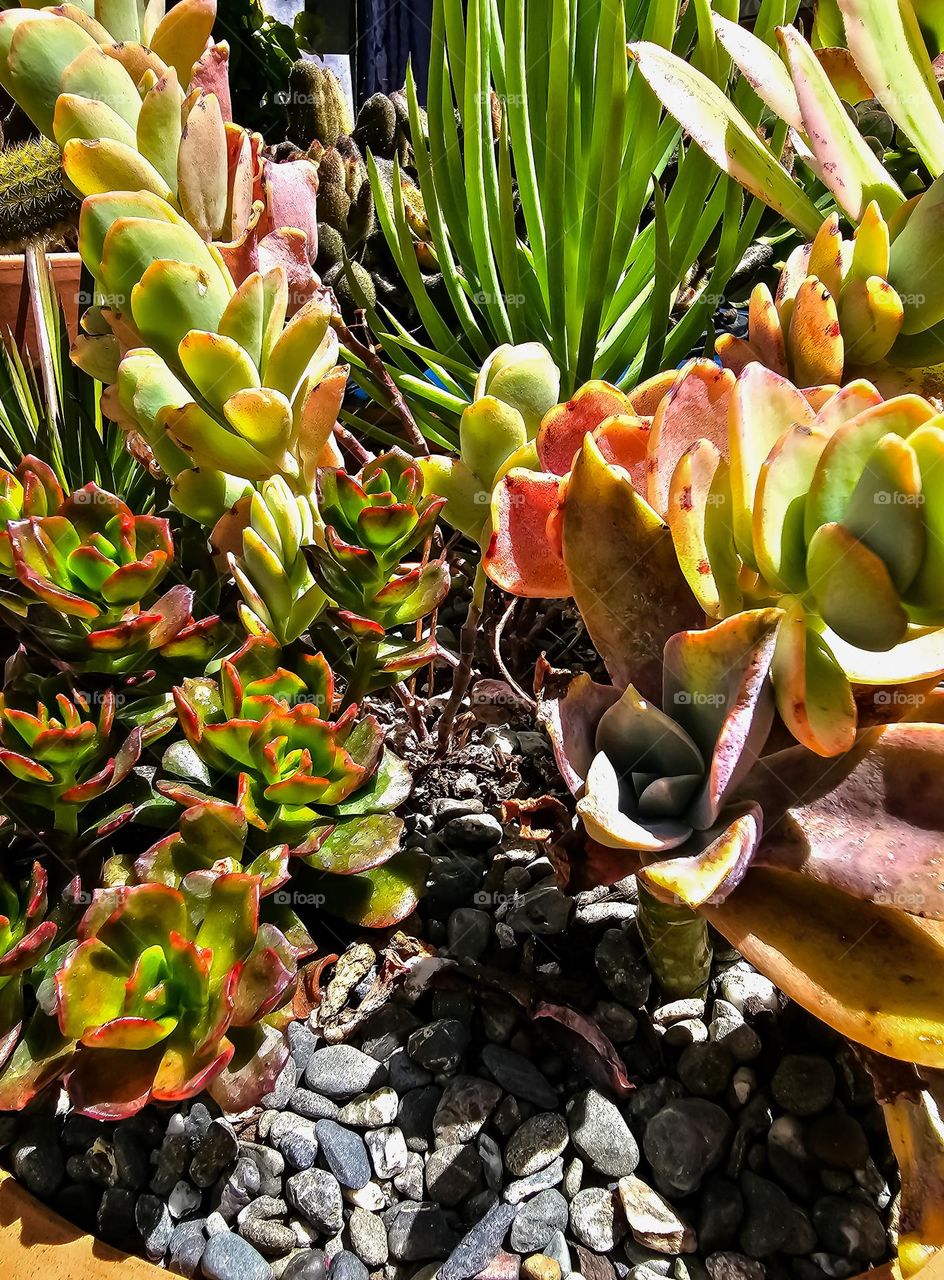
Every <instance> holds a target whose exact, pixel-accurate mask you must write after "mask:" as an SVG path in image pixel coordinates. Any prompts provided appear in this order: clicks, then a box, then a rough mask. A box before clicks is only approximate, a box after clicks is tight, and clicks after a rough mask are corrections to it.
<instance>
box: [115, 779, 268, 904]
mask: <svg viewBox="0 0 944 1280" xmlns="http://www.w3.org/2000/svg"><path fill="white" fill-rule="evenodd" d="M248 834H249V822H248V819H247V818H246V815H245V813H244V812H243V811H242V809H241V808H240V807H239V806H238V805H234V804H226V803H225V802H224V801H222V800H207V801H201V802H199V803H197V804H193V805H191V806H190V807H189V808H187V809H184V810H183V812H182V813H181V815H180V822H179V824H178V829H177V830H176V831H175V832H174V833H173V834H172V835H169V836H164V838H163V839H161V840H158V842H157V843H156V844H154V845H152V846H151V848H150V849H147V850H146V851H145V852H144V853H142V854H141V855H140V856H139V857H138V858H136V859H134V860H133V861H132V862H126V861H125V860H124V859H112V860H111V861H110V862H109V863H107V864H106V866H105V869H104V874H103V879H104V882H105V884H106V885H107V886H109V887H111V886H112V885H116V884H126V883H131V884H165V885H168V886H170V888H172V889H183V890H188V889H192V890H193V891H194V892H199V886H200V885H201V883H203V884H209V883H212V881H213V880H214V879H215V877H216V876H218V875H221V874H224V873H230V872H236V871H245V873H246V874H247V875H250V876H257V877H259V881H260V893H261V894H262V896H263V897H266V896H267V895H269V894H271V893H274V892H275V891H276V889H279V888H281V886H282V885H283V884H285V882H286V881H287V880H288V878H289V868H288V859H289V849H288V845H285V844H283V845H273V846H272V847H271V848H270V849H266V850H265V851H264V852H263V853H261V854H259V855H257V856H253V854H252V853H251V851H249V850H247V848H246V841H247V837H248Z"/></svg>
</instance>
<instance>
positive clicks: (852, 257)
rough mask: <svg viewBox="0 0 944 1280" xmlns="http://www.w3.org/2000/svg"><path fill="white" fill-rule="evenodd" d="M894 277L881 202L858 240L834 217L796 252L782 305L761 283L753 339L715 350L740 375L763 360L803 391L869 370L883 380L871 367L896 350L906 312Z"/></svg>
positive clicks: (752, 312) (723, 338)
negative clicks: (848, 235) (845, 234)
mask: <svg viewBox="0 0 944 1280" xmlns="http://www.w3.org/2000/svg"><path fill="white" fill-rule="evenodd" d="M888 273H889V233H888V225H887V223H886V222H885V220H884V219H883V217H882V215H881V212H880V211H879V207H878V204H877V203H876V202H875V201H874V200H873V201H872V203H871V204H870V205H869V206H868V208H867V209H866V211H865V214H864V216H863V219H862V221H861V223H860V224H859V226H858V227H857V228H856V231H855V236H854V239H853V240H851V241H850V240H844V239H843V238H842V236H841V234H840V230H839V216H838V214H836V213H832V214H830V215H829V217H828V218H827V219H826V220H825V221H824V222H823V225H822V226H821V227H820V229H819V231H818V232H817V234H816V238H815V239H814V240H813V242H812V243H811V244H808V245H800V246H798V247H797V248H796V249H795V250H794V251H793V253H792V254H791V255H790V258H789V261H788V262H787V264H786V266H785V267H784V270H783V274H782V275H781V277H780V283H779V286H778V288H777V297H776V301H774V299H773V297H771V294H770V290H769V289H768V288H767V286H766V285H765V284H758V285H756V286H755V288H754V291H753V292H752V294H751V300H750V308H749V312H748V337H747V340H744V339H743V338H736V337H734V336H732V335H730V334H721V335H720V336H719V337H718V339H717V340H716V343H715V351H716V353H717V355H718V356H719V357H720V359H721V363H722V364H723V365H724V366H725V368H727V369H731V370H733V371H734V372H735V373H740V372H741V370H742V369H743V368H744V367H745V366H746V365H748V364H750V363H751V362H753V361H757V362H759V363H761V364H764V365H766V367H767V368H768V369H770V370H771V371H772V372H773V373H777V374H780V375H782V376H784V377H789V378H790V379H791V381H793V382H795V383H796V384H797V386H800V387H812V386H821V385H824V384H829V383H836V384H841V383H843V382H846V381H849V380H850V378H851V377H854V376H857V375H858V374H859V373H864V372H867V373H869V374H871V375H872V376H873V377H875V378H876V380H877V381H879V382H881V381H882V373H881V369H879V370H874V369H872V368H871V367H870V366H873V365H879V364H880V362H882V361H884V359H885V357H886V356H887V355H888V353H889V352H890V351H891V349H892V346H893V345H894V343H895V340H896V338H897V337H898V335H899V333H900V332H901V326H902V324H903V322H904V314H905V313H904V308H903V306H902V301H901V298H900V297H899V295H898V294H897V293H896V292H895V290H894V289H893V288H892V286H891V285H890V284H889V283H888ZM887 376H888V375H886V377H887Z"/></svg>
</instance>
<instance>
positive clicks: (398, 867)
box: [318, 849, 429, 929]
mask: <svg viewBox="0 0 944 1280" xmlns="http://www.w3.org/2000/svg"><path fill="white" fill-rule="evenodd" d="M428 866H429V859H428V858H427V857H426V855H425V854H422V853H419V852H418V851H417V850H413V849H410V850H407V851H406V852H404V853H401V854H398V855H397V856H396V857H395V858H391V859H390V861H389V862H385V863H384V864H383V866H381V867H375V868H373V869H372V870H370V871H363V872H361V873H360V874H358V875H351V876H325V877H324V879H323V880H320V881H319V882H318V883H319V892H320V893H321V894H322V895H323V898H324V904H323V905H324V910H325V911H327V912H329V913H331V914H332V915H336V916H340V917H341V918H342V919H344V920H347V921H349V922H350V923H351V924H356V925H359V926H360V927H362V928H368V929H387V928H389V927H390V926H391V925H394V924H397V923H398V922H399V921H400V920H403V919H405V918H406V917H407V916H408V915H410V914H411V913H412V912H413V911H414V910H415V909H416V906H417V904H418V902H419V900H420V898H421V896H422V894H423V891H424V889H425V887H426V873H427V869H428Z"/></svg>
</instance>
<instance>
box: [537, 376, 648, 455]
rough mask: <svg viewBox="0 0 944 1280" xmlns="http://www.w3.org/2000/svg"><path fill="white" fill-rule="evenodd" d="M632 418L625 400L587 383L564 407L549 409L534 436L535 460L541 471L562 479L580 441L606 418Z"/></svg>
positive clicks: (612, 391) (598, 384)
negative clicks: (537, 460) (538, 460)
mask: <svg viewBox="0 0 944 1280" xmlns="http://www.w3.org/2000/svg"><path fill="white" fill-rule="evenodd" d="M627 415H628V416H630V417H632V418H635V416H636V415H635V413H634V412H633V409H632V405H631V404H630V401H629V399H628V397H627V396H625V395H624V394H623V393H622V392H621V391H618V390H617V389H616V387H613V386H610V384H609V383H608V382H587V383H585V384H584V385H583V386H582V387H580V388H579V390H578V391H576V392H575V393H574V395H573V397H572V398H571V399H570V400H568V401H567V402H566V404H559V405H556V406H555V407H554V408H553V409H549V410H548V411H547V413H546V414H545V415H544V418H543V419H542V421H541V428H540V430H539V431H538V435H537V449H538V458H539V459H540V462H541V466H542V468H543V469H544V471H547V472H549V473H550V474H551V475H555V476H565V475H567V473H568V472H569V471H570V469H571V467H572V466H573V464H574V458H575V457H576V456H577V454H578V453H579V452H580V449H581V448H582V446H583V442H584V437H585V436H587V435H589V434H591V433H592V432H594V431H596V429H597V427H599V426H600V425H601V424H602V423H603V422H605V421H606V419H607V418H614V417H620V416H627Z"/></svg>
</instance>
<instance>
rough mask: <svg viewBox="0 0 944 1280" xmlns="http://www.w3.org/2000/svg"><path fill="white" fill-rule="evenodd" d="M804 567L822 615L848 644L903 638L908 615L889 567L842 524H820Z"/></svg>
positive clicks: (886, 645) (879, 645) (879, 646)
mask: <svg viewBox="0 0 944 1280" xmlns="http://www.w3.org/2000/svg"><path fill="white" fill-rule="evenodd" d="M806 568H807V576H808V578H809V582H810V590H811V591H812V593H813V595H814V597H815V599H816V604H817V607H818V609H819V612H820V614H821V615H822V617H823V620H824V621H825V622H826V624H827V626H829V627H831V628H832V629H833V630H834V631H836V632H837V633H838V634H839V635H841V636H842V637H843V638H844V639H846V640H847V641H848V642H849V643H850V644H853V645H855V646H856V647H857V648H860V649H871V650H888V649H891V648H893V647H894V645H896V644H897V643H898V642H899V641H900V640H902V639H904V636H905V632H906V630H907V627H908V615H907V614H906V613H905V611H904V609H903V608H902V606H901V604H900V603H899V600H898V592H897V591H896V590H895V584H894V582H893V581H892V578H891V575H890V574H889V572H888V569H887V568H886V566H885V564H884V563H883V561H882V560H880V559H879V557H878V556H877V555H876V554H875V553H874V552H873V551H870V550H869V548H868V547H867V546H865V544H864V543H862V542H860V541H859V540H858V538H856V537H855V536H854V535H853V534H851V533H849V531H848V530H847V529H845V528H844V527H843V526H842V525H841V524H824V525H821V526H820V528H819V529H817V530H816V532H815V533H814V534H813V537H812V538H811V540H810V546H809V552H808V554H807V564H806Z"/></svg>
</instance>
